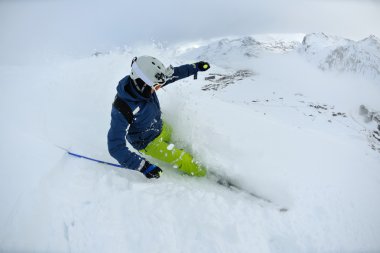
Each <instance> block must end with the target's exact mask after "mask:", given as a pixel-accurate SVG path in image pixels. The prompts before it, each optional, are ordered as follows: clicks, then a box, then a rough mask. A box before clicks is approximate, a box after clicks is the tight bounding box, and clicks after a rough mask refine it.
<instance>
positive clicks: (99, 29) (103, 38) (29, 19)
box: [0, 0, 380, 63]
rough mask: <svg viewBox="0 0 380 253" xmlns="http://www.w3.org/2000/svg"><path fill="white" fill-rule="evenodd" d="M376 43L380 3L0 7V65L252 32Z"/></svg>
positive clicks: (165, 0)
mask: <svg viewBox="0 0 380 253" xmlns="http://www.w3.org/2000/svg"><path fill="white" fill-rule="evenodd" d="M311 32H325V33H328V34H333V35H339V36H343V37H347V38H351V39H362V38H364V37H367V36H368V35H370V34H374V35H376V36H377V37H380V1H379V0H372V1H371V0H329V1H328V0H286V1H285V0H266V1H258V0H234V1H228V2H227V1H222V0H191V1H179V0H160V1H151V0H149V1H148V0H135V1H131V0H78V1H74V0H0V62H3V63H4V62H6V61H9V62H12V61H17V59H18V60H19V59H20V56H21V57H24V58H27V57H29V56H31V55H36V54H40V53H41V52H44V53H45V54H46V53H47V52H56V51H59V52H61V53H62V52H63V53H70V54H77V53H79V52H81V53H91V52H93V51H94V50H96V49H97V50H108V49H112V48H115V47H117V46H123V45H134V44H138V43H144V44H147V43H151V42H152V40H156V41H162V42H165V43H174V42H180V41H189V40H190V41H191V40H194V41H195V40H198V39H208V38H212V37H222V36H229V35H252V34H258V33H311Z"/></svg>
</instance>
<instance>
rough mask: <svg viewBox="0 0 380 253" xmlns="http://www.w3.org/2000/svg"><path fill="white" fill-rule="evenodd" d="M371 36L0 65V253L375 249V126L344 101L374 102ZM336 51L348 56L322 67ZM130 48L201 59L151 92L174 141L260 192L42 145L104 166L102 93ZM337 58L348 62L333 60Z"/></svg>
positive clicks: (108, 91) (274, 39)
mask: <svg viewBox="0 0 380 253" xmlns="http://www.w3.org/2000/svg"><path fill="white" fill-rule="evenodd" d="M302 41H303V42H302ZM377 43H378V39H377V38H376V37H374V36H372V37H369V38H366V39H364V40H361V41H358V42H354V41H350V40H347V39H344V38H339V37H336V36H328V35H322V34H319V35H316V34H310V35H306V36H305V39H303V35H302V36H301V35H300V34H282V35H276V34H270V35H253V36H246V37H241V38H239V37H229V38H222V39H220V38H218V39H214V40H211V41H208V42H207V41H201V42H200V41H197V42H194V43H187V44H183V45H176V46H173V47H160V46H157V45H152V46H151V47H139V48H123V49H120V50H115V51H111V52H99V53H98V54H96V55H93V56H89V57H85V58H81V59H68V58H65V60H62V61H57V60H56V59H55V60H54V61H52V62H48V63H47V64H34V65H23V66H11V65H2V66H0V73H1V74H0V83H1V85H2V92H1V93H0V104H1V107H0V108H1V110H0V113H1V114H0V115H1V118H2V124H1V125H0V130H1V131H0V135H1V137H0V138H1V140H2V141H1V149H0V150H1V159H0V168H1V169H0V192H1V193H0V201H1V209H0V225H1V230H0V251H1V252H17V251H20V252H25V251H36V252H42V251H46V252H105V251H112V252H377V251H380V243H379V240H378V239H379V235H380V216H379V215H378V214H379V213H380V199H379V196H378V194H379V192H380V171H379V168H380V166H379V165H380V142H379V141H377V140H376V139H374V137H373V133H374V131H376V128H377V127H378V124H377V123H376V122H373V121H372V122H367V121H368V118H366V117H364V116H363V115H361V114H360V110H359V108H360V106H361V105H365V106H366V107H368V108H371V109H372V110H375V111H379V110H380V100H379V99H378V98H379V95H380V86H379V82H378V80H379V79H378V76H376V73H375V72H374V69H376V67H377V69H378V66H379V65H374V63H375V64H378V62H377V58H376V57H378V55H379V48H378V46H377V45H378V44H377ZM338 48H347V50H349V53H348V54H347V55H345V56H344V57H343V58H342V59H343V60H342V59H340V58H339V59H335V58H334V59H335V60H334V62H331V63H332V64H331V66H333V67H331V68H328V70H329V71H325V70H327V69H326V68H322V67H321V66H325V65H323V64H324V62H325V60H326V59H328V58H329V57H330V58H329V59H332V58H331V53H332V52H334V50H336V49H338ZM359 49H360V50H359ZM343 51H344V50H343ZM343 51H342V52H343ZM344 52H346V51H344ZM140 54H151V55H154V56H156V57H158V58H159V59H162V61H163V62H164V63H165V64H173V65H174V66H175V65H179V64H183V63H192V62H194V61H196V60H199V59H202V60H207V61H209V62H210V64H211V66H212V68H211V69H210V70H209V71H208V72H205V73H199V74H198V79H197V80H193V78H191V77H190V78H187V79H185V80H182V81H179V82H176V83H174V84H172V85H170V86H168V87H165V88H164V89H163V90H160V91H159V92H158V96H159V98H160V102H161V106H162V111H163V113H164V114H163V117H164V119H165V120H166V121H167V122H168V123H169V124H171V125H172V127H173V129H174V132H173V140H174V144H175V146H176V147H179V148H186V149H187V150H189V151H190V152H191V153H193V154H194V156H195V157H196V158H197V159H198V160H199V161H200V162H201V163H203V164H204V165H205V166H207V167H208V168H209V169H211V170H212V171H214V172H217V173H218V174H221V175H223V176H225V177H227V178H229V179H230V180H231V181H233V182H234V183H235V184H237V185H239V186H240V187H241V188H243V189H245V190H247V191H250V192H253V193H255V194H257V195H259V196H262V197H265V198H267V199H270V200H271V201H272V202H273V203H267V202H265V201H262V200H258V199H256V198H254V197H252V196H250V195H248V194H245V193H244V192H240V191H231V190H229V189H227V188H225V187H223V186H220V185H218V184H216V183H215V182H213V181H212V180H210V179H208V178H192V177H188V176H183V175H180V174H178V173H177V172H175V171H174V170H172V169H170V168H169V166H167V165H166V164H162V163H159V164H160V166H161V167H162V168H163V169H164V173H163V175H162V177H161V178H160V179H158V180H148V179H146V178H145V177H144V176H143V175H142V174H140V173H137V172H134V171H130V170H122V169H118V168H113V167H110V166H107V165H102V164H97V163H93V162H90V161H86V160H83V159H77V158H73V157H71V156H69V155H67V154H66V153H65V152H64V151H62V150H61V149H59V148H58V147H57V146H62V147H65V148H68V149H70V150H72V151H74V152H78V153H81V154H83V155H87V156H91V157H95V158H97V159H101V160H106V161H110V162H115V161H114V160H113V159H112V158H111V157H110V156H109V154H108V151H107V146H106V135H107V131H108V128H109V121H110V110H111V104H112V101H113V98H114V95H115V88H116V85H117V82H118V81H119V80H120V79H121V78H122V77H124V76H125V75H126V74H128V72H129V69H130V61H131V59H132V58H133V57H134V56H135V55H140ZM363 55H367V56H368V57H364V56H363ZM350 57H356V58H355V59H360V64H356V65H350V66H349V67H348V68H344V69H342V68H340V66H343V65H344V64H345V63H344V60H345V59H348V58H350ZM321 64H322V65H321ZM242 73H243V74H242ZM211 74H214V75H215V76H216V78H215V79H213V80H210V81H205V80H204V78H205V77H207V76H210V75H211ZM279 207H284V208H287V209H288V211H286V212H284V211H279Z"/></svg>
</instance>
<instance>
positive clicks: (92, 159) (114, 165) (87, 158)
mask: <svg viewBox="0 0 380 253" xmlns="http://www.w3.org/2000/svg"><path fill="white" fill-rule="evenodd" d="M59 148H60V149H63V150H64V151H66V153H67V154H69V155H71V156H74V157H76V158H83V159H86V160H89V161H93V162H97V163H101V164H106V165H109V166H113V167H118V168H124V166H121V165H119V164H116V163H110V162H106V161H102V160H98V159H95V158H92V157H88V156H84V155H81V154H77V153H74V152H71V151H69V150H67V149H65V148H62V147H59Z"/></svg>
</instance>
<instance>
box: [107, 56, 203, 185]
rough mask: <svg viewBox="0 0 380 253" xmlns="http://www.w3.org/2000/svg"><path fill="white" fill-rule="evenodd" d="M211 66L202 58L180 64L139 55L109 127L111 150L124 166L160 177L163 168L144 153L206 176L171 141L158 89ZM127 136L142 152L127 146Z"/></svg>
mask: <svg viewBox="0 0 380 253" xmlns="http://www.w3.org/2000/svg"><path fill="white" fill-rule="evenodd" d="M209 68H210V65H209V64H208V63H207V62H204V61H200V62H197V63H194V64H186V65H182V66H179V67H172V66H171V65H170V66H169V67H167V68H165V66H164V64H163V63H162V62H161V61H159V60H158V59H156V58H154V57H151V56H140V57H135V58H134V59H133V60H132V64H131V73H130V75H127V76H126V77H124V78H123V79H122V80H120V82H119V85H118V86H117V95H116V97H115V101H114V102H113V106H112V112H111V127H110V129H109V131H108V150H109V153H110V154H111V156H112V157H114V158H115V159H116V160H117V161H118V162H119V163H120V164H121V165H122V166H124V167H126V168H128V169H132V170H137V171H140V172H141V173H143V174H144V175H145V176H146V177H147V178H159V177H160V175H161V173H162V170H161V168H159V167H158V166H157V165H154V164H151V163H150V162H149V161H147V160H146V159H144V158H143V157H142V156H141V154H145V155H148V156H151V157H153V158H156V159H158V160H161V161H164V162H167V163H170V164H172V166H173V167H174V168H177V169H178V170H179V171H182V172H183V173H186V174H188V175H193V176H205V175H206V173H207V170H206V169H205V168H204V167H202V166H200V165H199V164H197V163H196V162H195V161H194V159H193V157H192V156H191V155H190V154H189V153H187V152H185V151H183V150H180V149H177V148H175V147H174V145H173V144H171V143H170V138H171V132H172V129H171V127H170V126H169V125H168V124H167V123H166V122H164V121H163V120H162V119H161V109H160V104H159V101H158V97H157V95H156V91H157V90H159V89H160V88H162V87H163V86H166V85H168V84H169V83H172V82H175V81H178V80H180V79H183V78H186V77H189V76H192V75H194V77H196V75H197V72H198V71H206V70H208V69H209ZM126 140H127V141H128V142H129V143H130V144H131V146H132V147H133V148H134V149H136V150H138V151H139V152H140V154H137V153H135V152H132V151H131V150H130V149H129V148H128V147H127V146H126Z"/></svg>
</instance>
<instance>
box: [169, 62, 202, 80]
mask: <svg viewBox="0 0 380 253" xmlns="http://www.w3.org/2000/svg"><path fill="white" fill-rule="evenodd" d="M197 72H198V68H197V66H195V64H185V65H181V66H179V67H174V74H173V78H172V79H170V80H168V81H167V82H166V84H165V85H168V84H170V83H173V82H175V81H178V80H180V79H183V78H186V77H189V76H192V75H194V74H196V73H197Z"/></svg>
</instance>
